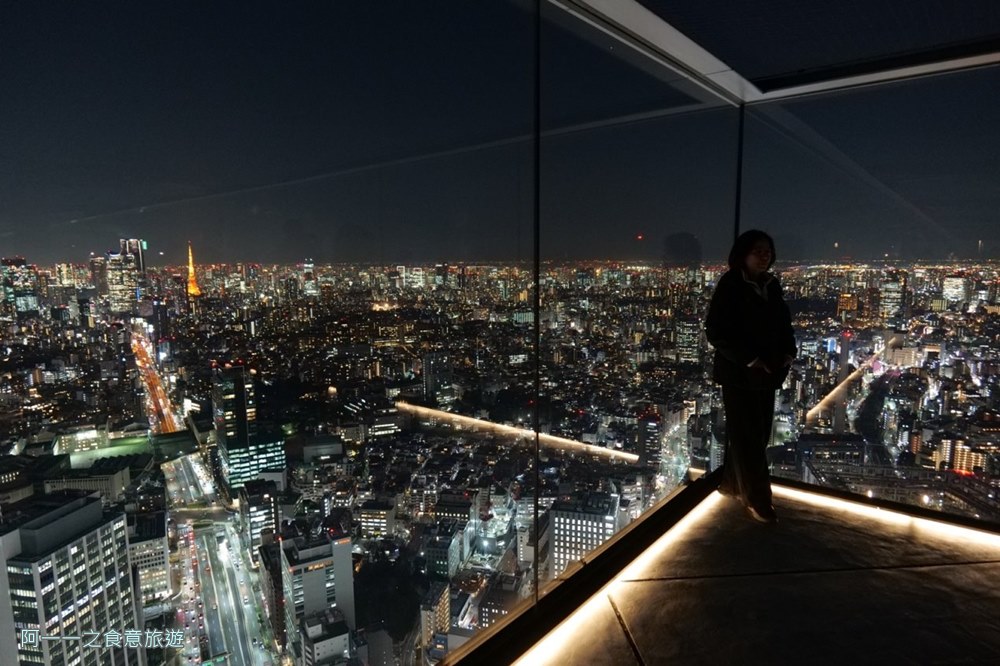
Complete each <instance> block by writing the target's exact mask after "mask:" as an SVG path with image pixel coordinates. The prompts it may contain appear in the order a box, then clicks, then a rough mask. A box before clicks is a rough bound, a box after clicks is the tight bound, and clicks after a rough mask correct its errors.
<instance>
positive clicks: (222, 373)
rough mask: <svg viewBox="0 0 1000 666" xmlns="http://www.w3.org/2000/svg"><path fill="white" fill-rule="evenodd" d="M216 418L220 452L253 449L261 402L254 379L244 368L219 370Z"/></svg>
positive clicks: (215, 390) (214, 384) (214, 383)
mask: <svg viewBox="0 0 1000 666" xmlns="http://www.w3.org/2000/svg"><path fill="white" fill-rule="evenodd" d="M212 414H213V418H214V421H215V437H216V441H217V442H218V444H219V448H220V450H221V449H222V448H228V447H230V446H234V447H237V446H249V444H250V437H251V436H253V435H255V434H257V400H256V396H255V391H254V386H253V379H252V378H251V376H250V374H249V373H248V372H247V371H246V368H245V367H243V366H242V365H236V366H232V367H228V368H220V369H218V370H216V372H215V376H214V377H213V378H212Z"/></svg>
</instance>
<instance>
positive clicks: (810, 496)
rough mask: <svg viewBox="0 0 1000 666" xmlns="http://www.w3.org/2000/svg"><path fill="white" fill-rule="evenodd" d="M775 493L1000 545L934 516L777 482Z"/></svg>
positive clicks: (999, 538) (933, 533) (996, 538)
mask: <svg viewBox="0 0 1000 666" xmlns="http://www.w3.org/2000/svg"><path fill="white" fill-rule="evenodd" d="M772 492H773V493H774V495H775V496H777V497H784V498H786V499H790V500H793V501H796V502H802V503H804V504H812V505H813V506H818V507H821V508H824V509H830V510H833V511H839V512H843V513H850V514H853V515H856V516H863V517H865V518H870V519H873V520H880V521H883V522H886V523H891V524H893V525H898V526H906V525H910V526H912V527H913V529H915V530H917V531H918V532H919V533H921V535H922V536H930V537H937V538H940V539H947V540H949V541H952V542H957V543H960V544H962V545H973V544H974V545H979V546H989V547H993V548H1000V534H993V533H992V532H983V531H981V530H976V529H973V528H971V527H963V526H961V525H952V524H950V523H946V522H941V521H937V520H932V519H930V518H917V517H915V516H909V515H907V514H905V513H901V512H899V511H893V510H892V509H882V508H879V507H877V506H869V505H867V504H861V503H858V502H851V501H849V500H842V499H838V498H836V497H829V496H826V495H820V494H818V493H811V492H808V491H804V490H797V489H794V488H787V487H785V486H780V485H774V486H772Z"/></svg>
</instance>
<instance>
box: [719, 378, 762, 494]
mask: <svg viewBox="0 0 1000 666" xmlns="http://www.w3.org/2000/svg"><path fill="white" fill-rule="evenodd" d="M774 394H775V392H774V391H773V390H771V391H768V390H764V391H755V390H753V389H744V388H736V387H733V386H725V385H724V386H723V387H722V404H723V406H724V407H725V410H726V457H725V460H724V462H723V470H722V489H723V491H725V492H727V493H729V494H731V495H735V496H736V497H737V498H739V499H740V500H741V501H742V502H743V504H744V505H746V504H750V505H751V506H754V507H763V508H766V507H769V506H770V505H771V482H770V478H769V477H770V474H769V472H768V468H767V453H766V449H767V445H768V443H769V442H770V439H771V424H772V421H773V420H774Z"/></svg>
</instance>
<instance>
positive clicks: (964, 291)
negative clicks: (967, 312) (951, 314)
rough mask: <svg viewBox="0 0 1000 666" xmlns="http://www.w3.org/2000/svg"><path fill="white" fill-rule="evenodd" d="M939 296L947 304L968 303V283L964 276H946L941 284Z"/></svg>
mask: <svg viewBox="0 0 1000 666" xmlns="http://www.w3.org/2000/svg"><path fill="white" fill-rule="evenodd" d="M941 295H942V296H943V297H944V300H946V301H948V302H949V303H968V302H969V295H970V290H969V281H968V280H967V279H966V278H965V276H964V275H948V276H947V277H945V279H944V282H943V284H942V288H941Z"/></svg>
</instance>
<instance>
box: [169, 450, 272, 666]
mask: <svg viewBox="0 0 1000 666" xmlns="http://www.w3.org/2000/svg"><path fill="white" fill-rule="evenodd" d="M163 471H164V476H165V477H166V484H167V497H168V499H169V501H170V505H171V511H170V515H171V517H172V518H173V519H174V521H175V522H176V524H177V525H178V534H179V537H180V546H179V548H180V554H181V557H180V561H179V562H178V563H177V564H176V565H175V566H177V567H179V568H180V569H181V571H180V572H179V573H180V575H181V576H182V584H181V593H180V595H179V598H178V599H176V600H175V602H174V603H175V611H176V613H177V619H178V626H184V627H185V632H186V633H187V635H188V649H187V650H185V652H184V655H183V659H182V661H186V663H188V664H196V663H198V653H197V648H198V645H199V640H201V639H203V638H204V640H206V641H207V645H206V651H207V653H208V654H209V655H210V656H212V657H217V656H221V655H227V657H226V663H227V664H234V665H238V666H274V665H275V664H277V663H278V660H277V658H276V657H275V656H274V655H273V654H271V653H270V652H269V651H268V650H269V648H270V647H271V646H272V645H273V641H272V640H271V639H270V638H268V639H267V640H266V641H265V640H264V639H265V636H264V635H263V634H262V627H261V620H260V618H261V617H263V612H262V610H261V604H262V599H261V597H260V592H259V590H260V583H259V580H258V578H257V572H256V571H254V570H253V569H252V568H251V565H250V561H249V553H247V552H246V551H245V550H244V549H243V548H242V547H241V546H240V541H239V536H238V535H237V533H236V529H235V526H234V524H233V516H232V514H230V513H229V512H228V511H226V510H225V509H224V508H223V507H222V506H221V505H220V504H218V502H217V501H216V497H215V489H214V487H213V485H212V481H211V478H210V476H209V475H208V472H207V470H206V469H205V468H204V465H202V463H201V462H200V460H199V459H198V457H197V455H192V456H184V457H181V458H178V459H177V460H174V461H171V462H168V463H164V464H163Z"/></svg>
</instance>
